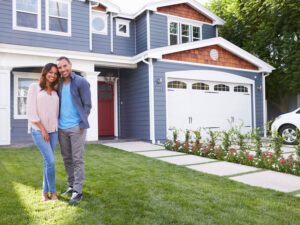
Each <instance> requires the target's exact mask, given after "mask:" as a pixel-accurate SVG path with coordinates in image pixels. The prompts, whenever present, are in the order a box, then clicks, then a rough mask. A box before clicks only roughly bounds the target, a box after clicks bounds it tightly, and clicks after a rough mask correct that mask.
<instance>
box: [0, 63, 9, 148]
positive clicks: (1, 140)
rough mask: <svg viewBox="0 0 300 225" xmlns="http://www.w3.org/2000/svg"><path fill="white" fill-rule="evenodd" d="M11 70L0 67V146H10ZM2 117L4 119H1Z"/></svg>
mask: <svg viewBox="0 0 300 225" xmlns="http://www.w3.org/2000/svg"><path fill="white" fill-rule="evenodd" d="M10 72H11V68H9V67H0V80H1V82H0V88H1V90H0V96H1V98H0V113H1V115H2V117H1V127H0V129H1V130H0V134H1V136H0V146H1V145H10V144H11V101H10V95H11V94H10V93H11V85H10V84H11V79H10ZM3 116H4V117H3Z"/></svg>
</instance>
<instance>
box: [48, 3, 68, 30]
mask: <svg viewBox="0 0 300 225" xmlns="http://www.w3.org/2000/svg"><path fill="white" fill-rule="evenodd" d="M46 30H47V31H49V32H53V33H57V34H71V1H70V0H46Z"/></svg>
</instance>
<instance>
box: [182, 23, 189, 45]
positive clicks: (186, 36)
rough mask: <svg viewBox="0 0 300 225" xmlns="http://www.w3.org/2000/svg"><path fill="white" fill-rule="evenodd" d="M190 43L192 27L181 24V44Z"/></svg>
mask: <svg viewBox="0 0 300 225" xmlns="http://www.w3.org/2000/svg"><path fill="white" fill-rule="evenodd" d="M187 42H190V26H189V25H187V24H181V43H187Z"/></svg>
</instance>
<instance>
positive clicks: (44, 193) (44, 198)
mask: <svg viewBox="0 0 300 225" xmlns="http://www.w3.org/2000/svg"><path fill="white" fill-rule="evenodd" d="M42 197H43V201H49V200H50V199H49V198H48V193H47V192H43V196H42Z"/></svg>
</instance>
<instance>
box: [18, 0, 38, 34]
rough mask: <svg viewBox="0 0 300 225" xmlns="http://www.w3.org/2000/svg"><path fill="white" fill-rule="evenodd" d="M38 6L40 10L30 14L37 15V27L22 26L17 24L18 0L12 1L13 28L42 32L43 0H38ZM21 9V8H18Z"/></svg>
mask: <svg viewBox="0 0 300 225" xmlns="http://www.w3.org/2000/svg"><path fill="white" fill-rule="evenodd" d="M37 7H38V12H37V13H32V12H30V14H35V15H37V28H30V27H22V26H18V25H17V8H16V0H13V1H12V15H13V18H12V29H13V30H21V31H29V32H40V31H41V18H42V12H41V0H37ZM18 11H20V10H18Z"/></svg>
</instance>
